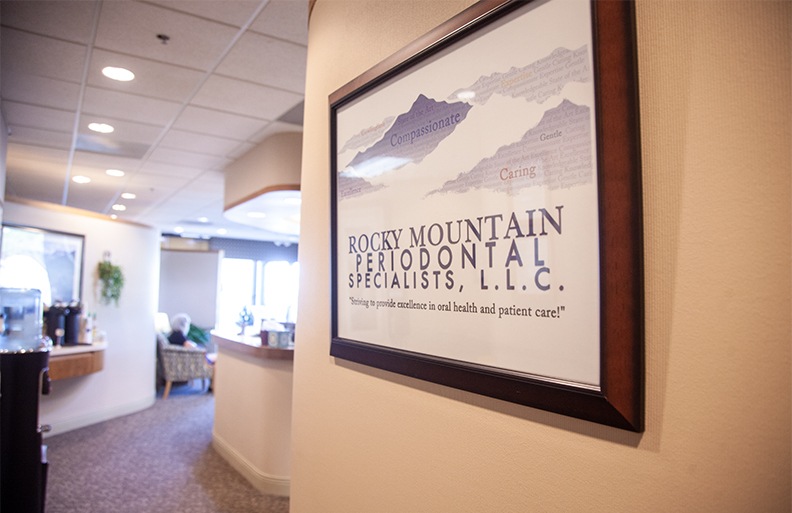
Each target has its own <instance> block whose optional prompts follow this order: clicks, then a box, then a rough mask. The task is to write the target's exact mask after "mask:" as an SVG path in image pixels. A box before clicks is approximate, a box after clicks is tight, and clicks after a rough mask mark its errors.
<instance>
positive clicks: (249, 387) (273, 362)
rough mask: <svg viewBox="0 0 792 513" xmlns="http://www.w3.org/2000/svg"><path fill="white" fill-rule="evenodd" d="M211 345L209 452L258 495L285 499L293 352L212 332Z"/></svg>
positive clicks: (253, 338)
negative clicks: (212, 397)
mask: <svg viewBox="0 0 792 513" xmlns="http://www.w3.org/2000/svg"><path fill="white" fill-rule="evenodd" d="M212 342H213V343H214V344H215V345H216V347H217V361H216V362H215V375H214V384H213V390H214V395H215V422H214V429H213V431H212V445H213V447H214V448H215V450H217V452H218V453H219V454H220V455H221V456H223V458H225V459H226V461H228V462H229V463H230V464H231V466H233V467H234V468H235V469H236V470H237V471H238V472H240V473H241V474H242V475H243V476H245V478H246V479H247V480H248V481H250V482H251V484H253V485H254V486H255V487H256V488H257V489H259V490H260V491H262V492H264V493H269V494H275V495H289V484H290V481H291V403H292V376H293V369H292V360H293V359H294V349H293V348H272V347H267V346H262V344H261V339H260V338H259V337H257V336H240V335H231V334H228V333H222V332H216V331H213V332H212Z"/></svg>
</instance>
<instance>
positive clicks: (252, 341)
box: [212, 331, 294, 360]
mask: <svg viewBox="0 0 792 513" xmlns="http://www.w3.org/2000/svg"><path fill="white" fill-rule="evenodd" d="M212 341H213V342H214V343H215V344H217V347H219V348H221V349H224V350H228V351H233V352H237V353H242V354H246V355H248V356H254V357H256V358H261V359H264V360H294V346H292V347H286V348H281V347H269V346H262V345H261V337H260V336H258V335H231V334H228V333H219V332H216V331H212Z"/></svg>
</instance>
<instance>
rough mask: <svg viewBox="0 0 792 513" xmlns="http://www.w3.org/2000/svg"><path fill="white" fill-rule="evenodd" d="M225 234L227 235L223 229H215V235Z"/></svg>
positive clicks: (226, 231)
mask: <svg viewBox="0 0 792 513" xmlns="http://www.w3.org/2000/svg"><path fill="white" fill-rule="evenodd" d="M226 233H228V230H226V229H225V228H218V229H217V235H225V234H226Z"/></svg>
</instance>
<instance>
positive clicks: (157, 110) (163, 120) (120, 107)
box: [83, 87, 180, 127]
mask: <svg viewBox="0 0 792 513" xmlns="http://www.w3.org/2000/svg"><path fill="white" fill-rule="evenodd" d="M179 108H180V105H179V104H178V103H175V102H168V101H164V100H158V99H155V98H147V97H145V96H138V95H133V94H127V93H122V92H118V91H110V90H107V89H99V88H96V87H87V88H86V89H85V97H84V98H83V113H84V114H86V115H90V114H95V115H105V116H109V117H112V118H117V119H124V120H127V121H137V122H140V123H146V124H149V125H159V126H162V127H164V126H165V125H167V124H168V123H170V121H171V120H172V119H173V118H175V117H176V115H177V114H178V113H179Z"/></svg>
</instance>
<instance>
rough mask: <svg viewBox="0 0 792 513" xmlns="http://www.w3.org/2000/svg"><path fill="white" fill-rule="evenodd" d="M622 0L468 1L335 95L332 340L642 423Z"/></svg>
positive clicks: (352, 352)
mask: <svg viewBox="0 0 792 513" xmlns="http://www.w3.org/2000/svg"><path fill="white" fill-rule="evenodd" d="M632 7H633V6H632V4H631V3H630V2H589V1H585V0H533V1H531V2H513V1H484V2H479V3H477V4H475V5H473V6H472V7H471V8H469V9H467V10H466V11H464V12H462V13H461V14H460V15H459V16H456V17H455V18H453V19H451V20H449V21H448V22H447V23H445V24H443V25H442V26H440V27H438V28H437V29H435V30H434V31H432V32H430V33H429V34H427V35H426V36H425V37H423V38H421V39H419V40H418V41H416V42H414V43H412V44H411V45H409V46H408V47H406V48H404V49H403V50H402V51H400V52H398V53H397V54H395V55H394V56H392V57H391V58H389V59H387V60H386V61H384V62H382V63H380V64H379V65H378V66H376V67H375V68H373V69H372V70H370V71H368V72H367V73H365V74H364V75H362V76H361V77H359V78H358V79H356V80H354V81H352V82H351V83H349V84H347V85H346V86H344V87H343V88H341V89H340V90H339V91H337V92H335V93H334V94H333V95H332V96H331V98H330V123H331V170H332V280H333V290H332V296H333V297H332V341H331V354H332V355H333V356H335V357H337V358H341V359H345V360H350V361H353V362H357V363H361V364H365V365H369V366H374V367H378V368H381V369H386V370H389V371H392V372H397V373H400V374H405V375H409V376H412V377H415V378H419V379H423V380H428V381H432V382H435V383H440V384H443V385H447V386H451V387H456V388H460V389H464V390H468V391H471V392H475V393H479V394H483V395H487V396H491V397H495V398H498V399H502V400H506V401H512V402H516V403H520V404H524V405H527V406H532V407H536V408H541V409H545V410H549V411H553V412H557V413H560V414H564V415H570V416H574V417H578V418H582V419H586V420H590V421H593V422H598V423H602V424H607V425H611V426H615V427H619V428H622V429H628V430H633V431H641V430H643V320H642V319H643V286H642V215H641V186H640V162H639V144H638V124H637V119H638V112H637V106H636V105H637V83H636V76H637V75H636V70H635V57H634V56H635V50H634V47H633V41H634V37H633V25H634V23H633V13H632Z"/></svg>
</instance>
